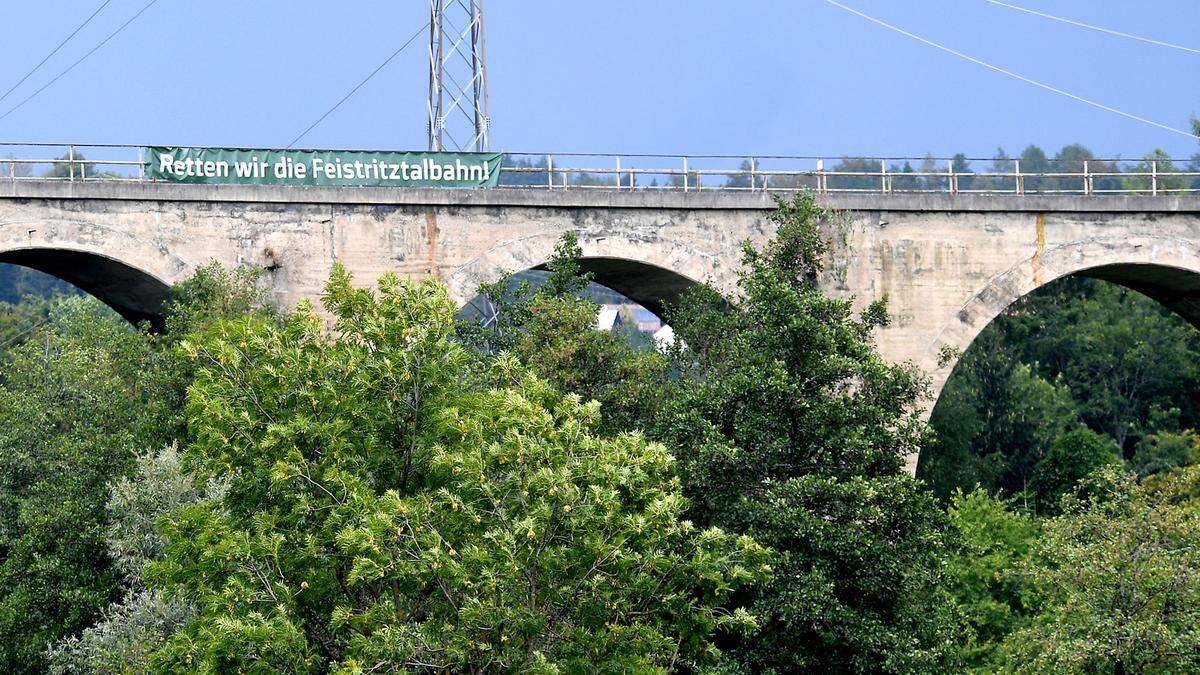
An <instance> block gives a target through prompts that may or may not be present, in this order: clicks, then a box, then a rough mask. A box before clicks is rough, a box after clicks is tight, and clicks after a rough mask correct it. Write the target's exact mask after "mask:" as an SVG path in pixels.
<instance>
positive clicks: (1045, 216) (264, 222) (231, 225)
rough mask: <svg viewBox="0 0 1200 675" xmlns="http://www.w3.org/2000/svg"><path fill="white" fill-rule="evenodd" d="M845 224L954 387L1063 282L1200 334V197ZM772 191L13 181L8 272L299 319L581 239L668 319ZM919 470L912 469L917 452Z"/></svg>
mask: <svg viewBox="0 0 1200 675" xmlns="http://www.w3.org/2000/svg"><path fill="white" fill-rule="evenodd" d="M822 200H823V201H824V202H825V203H826V204H827V205H828V206H832V207H835V208H838V209H842V210H845V211H846V212H847V213H848V215H849V219H848V220H849V224H848V227H846V228H845V237H844V243H843V244H841V245H839V246H838V247H837V250H836V251H835V260H834V261H833V264H832V266H831V271H830V273H829V274H828V275H827V278H826V279H825V280H824V283H825V285H826V287H827V288H828V289H829V291H830V292H832V293H835V294H839V295H847V296H853V297H854V298H855V299H856V300H857V301H858V302H860V303H866V302H868V301H870V300H873V299H876V298H879V297H881V296H884V295H886V296H887V297H888V300H889V309H890V311H891V313H892V315H893V322H892V325H891V326H890V327H888V328H887V329H884V330H881V331H880V332H879V335H878V340H879V345H880V348H881V350H882V351H883V353H884V354H885V355H886V356H888V357H889V358H891V359H894V360H898V361H911V362H913V363H915V364H917V365H918V366H920V367H921V368H923V369H924V370H925V371H926V372H928V373H929V374H930V375H931V377H932V380H933V388H934V393H935V395H936V394H937V393H938V392H940V390H941V388H942V386H943V385H944V384H945V382H946V379H947V378H948V377H949V374H950V371H951V369H952V368H953V365H954V364H953V359H950V361H949V362H946V360H945V359H941V358H939V355H941V354H943V353H947V348H949V353H951V354H953V353H958V352H961V351H962V350H965V349H966V347H967V346H968V345H969V344H970V343H971V341H972V340H973V339H974V338H975V336H976V335H977V334H978V333H979V331H981V330H982V329H983V328H984V326H986V325H987V324H988V323H989V322H990V321H991V320H992V319H993V318H995V317H996V316H997V315H998V314H999V313H1000V312H1001V311H1003V310H1004V308H1005V307H1007V306H1008V305H1009V304H1010V303H1012V302H1013V301H1014V300H1016V299H1017V298H1019V297H1021V296H1022V295H1024V294H1026V293H1028V292H1030V291H1032V290H1033V289H1035V288H1037V287H1038V286H1041V285H1043V284H1045V283H1048V282H1050V281H1052V280H1054V279H1057V278H1059V277H1062V276H1066V275H1071V274H1076V275H1084V276H1091V277H1097V278H1101V279H1106V280H1109V281H1114V282H1116V283H1120V284H1123V285H1125V286H1128V287H1130V288H1132V289H1135V290H1137V291H1140V292H1142V293H1144V294H1146V295H1148V296H1150V297H1152V298H1155V299H1157V300H1158V301H1160V302H1162V303H1163V304H1164V305H1166V306H1167V307H1169V308H1171V309H1172V310H1174V311H1176V312H1178V313H1179V314H1180V315H1182V316H1183V317H1184V318H1185V319H1187V320H1188V321H1190V322H1192V323H1193V324H1196V325H1200V197H1171V196H1018V195H964V194H958V195H946V194H938V195H932V194H931V195H912V194H909V195H904V194H835V195H829V196H826V197H823V198H822ZM773 206H774V204H773V201H772V199H771V197H770V196H769V195H767V194H764V193H761V192H728V191H726V192H715V191H714V192H690V193H684V192H612V191H598V190H560V191H545V190H519V189H497V190H482V191H460V190H417V189H414V190H400V189H394V188H393V189H377V188H296V187H267V186H234V185H174V184H162V183H145V182H136V183H133V182H131V183H122V182H103V181H101V182H94V183H93V182H85V183H78V182H75V183H71V182H57V181H36V180H28V181H13V182H10V183H7V184H4V183H0V262H11V263H17V264H21V265H25V266H28V267H32V268H35V269H38V270H42V271H44V272H48V273H50V274H54V275H56V276H58V277H60V278H63V279H65V280H67V281H70V282H72V283H74V284H76V285H77V286H79V287H81V288H83V289H84V290H86V291H88V292H90V293H92V294H93V295H95V296H97V297H98V298H100V299H101V300H103V301H105V302H106V303H108V304H109V305H111V306H112V307H113V308H114V309H116V310H117V311H118V312H120V313H121V314H123V315H124V316H126V317H128V318H130V319H131V320H140V319H150V320H153V319H154V318H155V317H156V316H157V314H158V312H159V311H160V309H161V305H162V302H163V300H164V298H165V297H166V294H167V289H168V287H169V285H170V284H172V283H174V282H176V281H179V280H181V279H183V278H185V277H187V276H188V275H189V274H190V273H191V272H192V271H193V270H194V269H195V268H196V267H197V266H199V265H201V264H203V263H205V262H208V261H210V260H217V261H219V262H221V263H223V264H226V265H235V264H243V263H245V264H251V265H257V266H261V267H263V268H265V269H266V270H267V282H268V284H269V286H270V291H271V293H272V294H273V296H274V298H275V299H276V300H277V301H279V302H280V303H282V304H284V305H290V304H293V303H295V302H296V301H298V300H299V299H301V298H305V297H314V298H315V297H317V296H319V294H320V292H321V287H322V284H323V283H324V281H325V279H326V277H327V275H328V273H329V270H330V268H331V266H332V265H333V263H334V262H335V261H341V262H342V263H344V264H345V265H346V266H347V267H348V268H349V269H350V270H351V271H352V272H354V274H355V275H356V280H357V281H358V282H359V283H362V284H368V283H371V282H373V281H374V280H375V279H376V278H377V277H378V276H379V275H380V274H382V273H384V272H386V271H395V272H398V273H400V274H404V275H410V276H428V275H432V276H435V277H437V278H439V279H441V280H442V281H443V282H445V283H446V284H447V286H448V287H449V289H450V292H451V293H452V294H453V295H454V297H455V298H456V299H457V300H458V301H459V302H460V303H465V302H466V301H467V300H468V299H470V298H471V297H472V296H473V295H474V292H475V289H476V288H477V287H478V285H479V284H480V283H481V282H484V281H489V280H494V279H495V278H497V277H498V276H499V275H500V274H501V273H502V272H504V271H516V270H522V269H527V268H531V267H536V266H538V265H540V264H542V263H544V262H545V261H546V259H547V258H548V256H549V255H550V252H551V250H552V249H553V247H554V244H555V243H556V241H557V240H558V238H559V237H560V236H561V234H562V233H563V232H565V231H568V230H570V231H574V232H576V233H577V234H578V236H579V242H580V245H581V247H582V249H583V252H584V255H585V258H586V261H585V264H586V266H587V267H588V269H590V270H591V271H592V272H593V273H594V274H595V277H596V280H597V281H599V282H600V283H602V284H604V285H606V286H609V287H611V288H613V289H615V290H618V291H620V292H622V293H624V294H626V295H628V296H629V297H631V298H633V299H635V300H637V301H638V302H640V303H642V304H643V305H646V306H647V307H650V308H651V309H655V308H658V307H660V306H661V303H662V302H663V301H664V300H670V299H672V298H675V297H677V296H678V295H679V294H680V293H681V292H682V291H683V290H685V289H686V288H687V287H688V286H689V285H691V284H693V283H696V282H699V281H707V282H710V283H712V284H714V285H715V286H716V287H718V288H720V289H722V290H723V291H725V292H735V281H736V272H737V269H738V259H739V256H740V250H739V242H741V241H742V240H745V239H750V240H752V241H756V242H761V241H764V240H766V239H767V238H768V237H770V235H771V233H772V231H771V225H770V223H769V221H768V220H767V218H766V216H767V214H768V213H769V212H770V210H771V209H772V208H773ZM909 464H910V467H909V468H910V470H912V469H914V468H915V466H916V458H915V457H913V458H910V462H909Z"/></svg>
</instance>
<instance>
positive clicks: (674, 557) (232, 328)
mask: <svg viewBox="0 0 1200 675" xmlns="http://www.w3.org/2000/svg"><path fill="white" fill-rule="evenodd" d="M325 305H326V308H327V309H328V311H329V312H330V313H331V314H332V315H333V316H334V317H335V318H336V325H335V326H334V329H333V333H332V334H328V333H326V332H325V331H324V330H323V327H322V322H321V321H320V319H319V318H318V317H317V316H316V315H315V314H314V313H312V311H311V310H309V309H308V308H307V307H304V306H301V307H300V308H299V309H298V310H297V311H296V313H295V314H294V315H293V316H291V317H289V318H288V319H287V321H286V322H285V323H283V324H282V325H280V324H277V323H273V322H269V321H263V320H261V319H254V318H246V319H239V320H233V321H227V322H222V323H220V324H218V325H216V326H214V327H213V328H211V329H209V330H208V331H206V332H205V333H203V334H201V335H199V336H197V338H196V339H195V340H194V341H191V342H189V343H188V345H187V346H186V347H185V348H186V349H187V350H189V353H190V354H192V355H193V356H194V357H195V358H196V359H198V360H199V363H200V364H201V365H200V369H199V371H198V374H197V378H196V382H195V384H194V385H193V387H192V389H191V391H190V395H189V403H188V410H189V420H190V426H191V433H192V436H193V438H194V439H195V440H194V441H193V443H191V444H190V445H189V446H188V448H187V450H186V452H185V459H186V460H187V461H189V462H190V463H191V464H192V465H193V466H195V467H196V469H197V471H198V478H202V479H206V480H207V479H211V478H224V479H227V480H228V482H229V489H228V492H227V493H226V495H225V497H224V499H223V500H221V501H220V502H219V503H217V502H202V503H198V504H196V505H193V506H190V507H187V508H185V509H184V510H183V511H182V513H181V515H180V516H179V517H178V518H177V519H175V520H173V521H172V522H169V523H167V526H168V530H167V534H168V539H169V544H168V547H167V550H168V555H167V558H166V560H165V561H164V562H162V563H158V564H153V565H152V566H151V569H152V575H151V576H152V578H153V579H155V580H156V581H157V583H159V584H162V585H163V586H164V587H165V588H166V589H167V590H168V597H178V596H179V595H183V596H184V597H187V598H189V599H191V600H193V601H194V602H195V603H196V604H197V607H198V609H199V612H200V616H199V619H198V620H197V621H195V622H193V623H192V624H191V625H190V626H189V627H188V629H187V630H186V631H183V632H181V633H178V634H176V635H175V636H174V638H172V640H171V641H170V643H169V644H168V646H167V648H166V649H164V650H163V651H162V652H160V654H159V661H158V665H159V667H161V668H164V669H171V670H174V669H182V670H202V671H210V672H215V671H224V670H236V669H250V670H263V669H291V670H297V671H323V670H328V669H334V668H341V669H344V670H347V671H352V672H357V671H359V670H360V669H361V670H362V671H367V670H377V669H379V668H404V669H410V670H437V671H443V670H449V671H454V672H477V671H483V670H513V671H515V670H541V671H551V670H554V669H564V670H576V671H577V670H585V669H595V668H598V669H602V670H604V669H611V670H643V669H666V668H671V667H680V668H682V667H698V666H701V665H703V664H704V663H707V662H709V661H711V660H712V659H713V658H715V656H716V654H717V652H716V648H715V647H714V645H713V643H712V641H711V637H710V636H711V635H712V634H713V633H714V631H716V630H718V629H720V630H729V631H736V630H739V629H745V628H747V627H749V626H752V625H753V620H752V619H751V618H750V616H749V615H747V614H746V613H745V612H744V611H740V612H739V611H726V610H725V609H723V607H726V606H728V604H729V602H730V596H731V594H732V593H734V592H736V591H738V590H739V589H740V588H742V587H743V586H744V585H745V584H747V583H749V582H751V581H754V580H756V579H759V578H761V577H762V576H763V575H764V574H765V572H766V568H765V565H764V558H765V552H764V551H763V549H761V548H760V547H759V546H758V545H756V544H754V543H753V541H751V540H749V539H748V538H745V537H742V538H736V537H732V536H730V535H726V534H723V533H721V532H720V531H719V530H715V529H705V530H700V529H697V528H695V527H693V526H692V525H691V524H689V523H687V522H686V521H680V520H679V518H678V516H679V515H680V513H681V511H682V509H684V508H685V502H684V501H683V499H682V497H681V495H680V490H679V487H678V483H677V480H676V479H675V478H673V476H672V473H673V472H672V468H673V467H672V459H671V457H670V455H668V454H667V452H666V450H665V449H664V448H663V447H662V446H660V445H656V444H652V443H648V442H647V441H646V440H645V439H644V438H642V437H641V436H639V435H635V434H623V435H620V436H615V437H603V436H599V435H596V434H595V432H594V430H595V425H596V423H597V419H598V406H597V405H596V404H594V403H590V404H584V403H582V402H581V401H580V400H579V399H578V398H577V397H574V396H563V395H561V394H559V393H557V392H556V391H555V390H554V389H553V388H551V387H550V386H548V385H547V384H546V383H545V382H544V381H542V380H539V379H538V378H536V377H535V376H532V375H530V374H528V372H527V370H526V369H525V368H524V367H522V366H520V365H518V363H517V361H516V360H515V359H513V358H511V357H510V356H502V357H500V358H499V359H497V360H496V361H494V362H488V361H482V362H481V361H480V360H479V359H477V358H474V357H472V355H471V354H470V353H469V352H468V351H467V350H466V348H465V347H464V346H463V345H461V344H460V343H459V342H457V341H456V340H455V335H454V328H455V322H454V320H453V313H454V307H453V305H452V303H451V302H450V300H449V298H448V297H447V294H446V291H445V289H444V288H442V287H441V286H439V285H438V284H436V283H435V282H433V281H428V280H427V281H424V282H421V283H414V282H409V281H401V280H399V279H397V278H396V277H395V276H392V275H385V276H384V277H383V278H382V279H381V280H380V282H379V290H378V293H374V292H372V291H370V290H361V289H355V288H353V287H352V286H351V283H350V278H349V276H348V275H347V274H346V273H345V271H344V270H343V269H342V268H340V267H338V268H336V269H335V272H334V275H333V277H332V278H331V279H330V281H329V283H328V285H327V288H326V296H325Z"/></svg>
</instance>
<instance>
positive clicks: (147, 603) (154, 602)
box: [47, 445, 224, 674]
mask: <svg viewBox="0 0 1200 675" xmlns="http://www.w3.org/2000/svg"><path fill="white" fill-rule="evenodd" d="M223 488H224V486H223V485H219V484H217V485H210V486H197V485H196V482H195V481H194V480H193V479H192V476H191V475H190V474H188V473H187V472H186V471H184V470H183V467H182V464H181V462H180V458H179V454H178V452H177V451H176V448H175V446H174V445H171V446H167V447H166V448H163V449H162V450H161V451H159V452H157V453H148V454H145V455H142V456H140V457H138V460H137V473H136V475H135V476H133V477H131V478H125V477H122V478H119V479H117V480H116V481H115V482H114V483H113V485H112V486H111V491H110V494H109V499H108V506H107V511H108V514H109V524H108V527H107V547H108V552H109V556H110V557H111V558H112V560H113V561H114V565H115V567H116V569H117V571H119V572H120V573H121V575H122V576H123V582H124V587H125V596H124V597H123V598H122V599H121V600H119V601H117V602H115V603H113V604H112V605H110V606H109V607H108V608H106V609H105V610H104V614H103V616H102V617H101V620H100V621H98V622H97V623H96V624H95V625H92V626H89V627H88V628H87V629H85V630H84V631H83V632H82V633H81V634H79V635H72V636H70V637H68V638H66V639H64V640H61V641H59V642H58V643H57V644H55V645H53V646H52V647H51V648H50V650H49V651H48V653H47V660H48V662H49V665H50V672H52V673H63V674H66V673H114V674H115V673H144V672H149V671H150V669H151V665H152V663H151V661H152V659H153V656H154V654H155V652H156V651H157V650H158V649H159V648H161V647H162V645H163V644H164V643H165V642H166V640H167V638H169V637H170V636H171V635H173V634H174V633H175V631H177V630H179V629H181V628H183V627H184V626H186V625H188V624H189V623H191V622H192V621H193V620H195V618H196V608H195V607H194V606H193V605H192V603H191V602H189V601H188V600H187V599H186V598H184V597H182V596H180V597H175V598H171V599H169V600H168V599H166V598H164V597H163V595H162V593H161V592H160V591H158V590H156V589H150V588H147V587H146V585H145V583H144V582H143V579H142V574H143V572H144V571H145V568H146V565H147V564H149V563H150V562H154V561H158V560H161V559H162V558H163V557H164V556H165V555H166V543H167V542H166V539H165V537H163V535H162V532H161V531H160V529H159V527H158V522H159V520H160V519H162V518H169V517H172V516H173V515H174V514H175V513H176V512H178V511H180V510H181V509H183V508H184V507H186V506H188V505H191V504H195V503H196V502H199V501H201V500H203V499H220V496H221V494H222V492H223Z"/></svg>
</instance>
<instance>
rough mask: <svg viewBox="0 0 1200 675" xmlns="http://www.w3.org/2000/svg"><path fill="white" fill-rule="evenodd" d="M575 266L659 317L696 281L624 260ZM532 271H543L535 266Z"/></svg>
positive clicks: (581, 262) (583, 260) (597, 259)
mask: <svg viewBox="0 0 1200 675" xmlns="http://www.w3.org/2000/svg"><path fill="white" fill-rule="evenodd" d="M579 266H580V267H581V268H582V269H583V271H584V272H585V273H588V274H591V277H592V281H594V282H596V283H597V284H600V285H601V286H604V287H606V288H611V289H612V290H614V291H616V292H618V293H620V294H621V295H624V296H625V297H627V298H629V299H630V300H633V301H634V302H636V303H637V304H639V305H641V306H642V307H645V308H646V309H648V310H650V311H651V312H654V314H655V315H657V316H658V317H660V318H662V317H663V313H664V312H665V311H666V307H667V306H668V305H675V304H678V302H679V299H680V297H682V296H683V294H684V293H686V292H687V290H688V289H689V288H692V287H693V286H695V285H696V284H697V283H698V282H696V281H694V280H692V279H689V278H688V277H686V276H684V275H682V274H680V273H678V272H675V271H673V270H669V269H665V268H662V267H658V266H657V265H651V264H649V263H644V262H640V261H637V260H628V259H625V258H606V257H594V258H581V259H580V260H579ZM533 269H535V270H543V271H544V270H545V269H546V266H545V265H544V264H543V265H538V266H537V267H534V268H533Z"/></svg>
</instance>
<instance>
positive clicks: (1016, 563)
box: [948, 490, 1038, 669]
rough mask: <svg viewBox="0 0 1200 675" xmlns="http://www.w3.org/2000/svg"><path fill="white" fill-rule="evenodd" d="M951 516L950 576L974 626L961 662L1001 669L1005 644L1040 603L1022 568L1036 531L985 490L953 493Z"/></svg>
mask: <svg viewBox="0 0 1200 675" xmlns="http://www.w3.org/2000/svg"><path fill="white" fill-rule="evenodd" d="M948 513H949V516H950V523H951V525H952V526H953V531H954V533H955V535H956V537H955V542H956V545H955V547H954V550H953V553H952V555H951V556H950V563H949V565H948V570H949V573H948V576H949V578H950V582H951V585H952V588H953V592H954V598H955V601H956V602H957V604H958V606H959V607H961V608H962V611H963V614H964V615H965V617H966V620H967V625H968V626H969V627H970V632H969V634H968V639H967V641H966V643H965V644H964V645H963V661H964V662H965V663H966V665H968V666H969V667H971V668H975V669H984V668H987V667H995V666H999V665H1001V662H1002V661H1001V652H1000V644H1001V642H1003V640H1004V638H1005V637H1006V636H1007V635H1008V634H1009V633H1011V632H1012V631H1013V630H1014V629H1015V628H1016V627H1018V626H1020V625H1022V621H1023V618H1024V617H1025V616H1026V615H1027V614H1028V613H1029V611H1030V610H1031V609H1032V608H1033V604H1034V601H1035V599H1036V598H1035V594H1034V592H1033V588H1032V587H1031V586H1030V584H1029V583H1028V582H1027V580H1026V578H1025V577H1024V576H1023V575H1022V574H1021V572H1022V569H1021V565H1022V564H1024V563H1025V562H1026V561H1027V560H1028V559H1029V554H1030V551H1031V550H1032V548H1033V546H1034V544H1035V542H1036V540H1037V533H1038V531H1037V526H1036V525H1035V524H1034V522H1033V520H1032V519H1031V518H1030V517H1029V516H1027V515H1024V514H1022V513H1019V512H1017V511H1016V510H1014V509H1013V508H1012V503H1011V502H1009V501H1005V500H1003V499H999V498H997V497H994V496H992V495H990V494H988V493H987V492H986V491H984V490H975V491H973V492H971V493H969V494H964V493H963V492H962V491H961V490H959V491H957V492H955V493H954V496H953V497H952V499H951V501H950V506H949V508H948Z"/></svg>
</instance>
